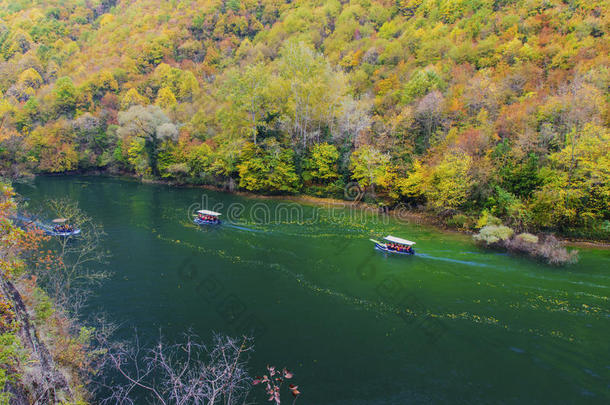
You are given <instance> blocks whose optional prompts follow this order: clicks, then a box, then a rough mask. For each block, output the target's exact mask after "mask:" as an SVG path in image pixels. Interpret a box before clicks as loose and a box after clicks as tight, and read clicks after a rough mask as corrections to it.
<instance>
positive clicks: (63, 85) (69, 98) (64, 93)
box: [55, 76, 77, 112]
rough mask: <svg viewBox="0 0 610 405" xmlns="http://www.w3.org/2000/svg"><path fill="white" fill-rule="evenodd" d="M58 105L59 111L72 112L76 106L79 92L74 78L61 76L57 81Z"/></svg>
mask: <svg viewBox="0 0 610 405" xmlns="http://www.w3.org/2000/svg"><path fill="white" fill-rule="evenodd" d="M55 98H56V104H55V105H56V107H57V109H58V110H59V112H71V111H73V110H74V107H75V106H76V99H77V92H76V87H75V86H74V83H73V82H72V79H70V78H69V77H66V76H64V77H60V78H59V79H57V81H56V82H55Z"/></svg>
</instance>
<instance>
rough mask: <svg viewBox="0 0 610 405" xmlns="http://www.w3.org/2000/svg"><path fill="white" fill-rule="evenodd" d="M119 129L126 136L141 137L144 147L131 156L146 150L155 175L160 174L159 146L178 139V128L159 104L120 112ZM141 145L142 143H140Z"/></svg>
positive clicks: (121, 134) (136, 149) (135, 107)
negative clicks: (158, 164)
mask: <svg viewBox="0 0 610 405" xmlns="http://www.w3.org/2000/svg"><path fill="white" fill-rule="evenodd" d="M118 119H119V125H120V127H119V129H118V130H117V134H118V135H119V136H120V137H122V138H123V139H125V138H131V139H134V138H135V139H141V140H142V141H143V145H144V147H139V148H135V149H134V152H133V154H132V153H131V152H130V158H132V155H134V156H133V159H135V155H136V154H139V153H142V152H144V151H146V154H147V156H148V164H149V166H150V170H151V173H152V175H153V176H158V175H159V169H158V167H157V157H158V155H159V148H160V147H161V146H162V144H163V142H165V141H176V140H177V138H178V129H177V128H176V126H175V125H174V124H173V123H172V122H171V121H170V119H169V118H168V117H167V115H165V113H164V112H163V110H161V108H159V107H158V106H152V105H149V106H146V107H143V106H141V105H137V106H132V107H130V108H129V110H127V111H122V112H120V113H119V116H118ZM138 145H140V143H138Z"/></svg>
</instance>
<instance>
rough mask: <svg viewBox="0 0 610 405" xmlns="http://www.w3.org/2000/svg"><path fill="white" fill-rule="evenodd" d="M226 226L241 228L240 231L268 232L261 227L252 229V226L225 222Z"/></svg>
mask: <svg viewBox="0 0 610 405" xmlns="http://www.w3.org/2000/svg"><path fill="white" fill-rule="evenodd" d="M222 225H223V226H224V227H226V228H232V229H239V230H240V231H246V232H257V233H266V232H265V231H263V230H261V229H252V228H246V227H244V226H239V225H234V224H228V223H226V222H225V223H223V224H222Z"/></svg>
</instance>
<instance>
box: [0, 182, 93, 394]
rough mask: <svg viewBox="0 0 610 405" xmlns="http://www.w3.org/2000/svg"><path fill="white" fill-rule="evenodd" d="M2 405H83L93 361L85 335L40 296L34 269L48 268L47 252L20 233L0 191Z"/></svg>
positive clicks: (38, 236)
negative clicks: (37, 267)
mask: <svg viewBox="0 0 610 405" xmlns="http://www.w3.org/2000/svg"><path fill="white" fill-rule="evenodd" d="M0 189H1V197H0V223H2V229H1V230H0V240H1V242H0V256H1V257H2V261H1V263H0V403H3V404H4V403H8V404H12V405H22V404H23V405H26V404H32V403H45V404H47V403H49V404H54V403H63V404H86V403H87V402H86V398H87V397H88V396H89V393H88V392H87V391H86V389H85V388H84V386H85V383H84V381H83V378H82V377H83V375H85V374H86V373H87V372H86V371H85V369H87V367H88V365H89V363H90V361H91V360H92V359H93V357H92V356H90V354H91V353H89V352H88V350H87V347H86V346H87V337H86V335H87V333H89V332H90V331H91V330H90V329H87V328H81V327H79V326H78V325H76V324H75V323H74V322H73V321H72V320H71V319H70V318H69V317H68V316H67V315H66V313H65V312H64V311H62V310H60V309H59V307H58V306H57V305H56V304H55V302H54V301H53V300H52V299H51V297H49V296H48V295H47V293H46V292H45V291H43V290H42V289H41V288H40V287H39V285H38V282H37V281H38V280H37V277H36V275H35V274H36V273H35V272H34V271H31V270H32V268H33V267H35V266H37V265H44V266H46V269H47V271H52V270H51V268H50V267H48V266H49V264H50V262H51V260H53V259H52V256H51V251H43V250H42V243H43V242H44V241H45V237H44V236H43V235H42V233H41V232H39V231H38V230H36V229H21V228H18V227H17V226H15V225H14V224H13V222H12V221H11V219H10V218H11V217H12V215H13V214H14V210H15V208H16V204H15V202H14V200H13V195H14V194H13V191H12V189H11V188H10V187H9V186H7V185H4V184H2V185H0Z"/></svg>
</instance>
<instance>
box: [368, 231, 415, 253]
mask: <svg viewBox="0 0 610 405" xmlns="http://www.w3.org/2000/svg"><path fill="white" fill-rule="evenodd" d="M383 239H384V240H385V242H380V241H378V240H375V239H371V242H374V243H375V249H377V250H380V251H382V252H388V253H395V254H399V255H414V254H415V249H413V245H415V242H413V241H410V240H406V239H402V238H397V237H396V236H392V235H388V236H386V237H385V238H383Z"/></svg>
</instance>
